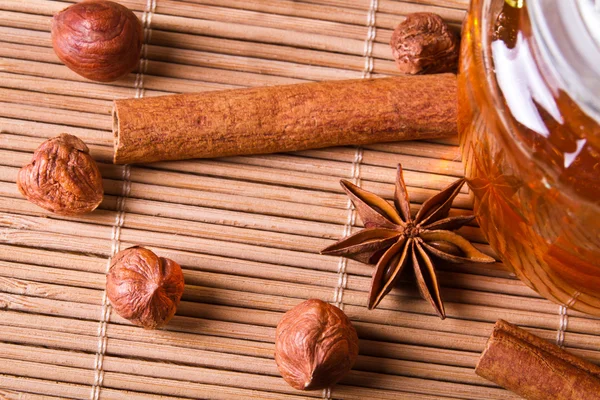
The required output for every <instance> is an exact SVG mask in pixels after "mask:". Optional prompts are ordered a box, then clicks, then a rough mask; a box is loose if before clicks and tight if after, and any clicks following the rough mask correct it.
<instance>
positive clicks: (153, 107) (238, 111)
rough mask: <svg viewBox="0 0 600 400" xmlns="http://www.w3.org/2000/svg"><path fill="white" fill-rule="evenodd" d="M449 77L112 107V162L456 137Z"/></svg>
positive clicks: (122, 102)
mask: <svg viewBox="0 0 600 400" xmlns="http://www.w3.org/2000/svg"><path fill="white" fill-rule="evenodd" d="M456 116H457V115H456V76H455V75H453V74H439V75H424V76H402V77H393V78H378V79H356V80H347V81H333V82H316V83H303V84H297V85H286V86H272V87H260V88H251V89H234V90H226V91H219V92H206V93H198V94H181V95H169V96H161V97H149V98H143V99H127V100H116V101H115V103H114V109H113V133H114V137H115V143H114V162H115V163H116V164H128V163H147V162H154V161H165V160H181V159H187V158H208V157H222V156H232V155H243V154H264V153H276V152H285V151H296V150H306V149H314V148H320V147H328V146H339V145H362V144H369V143H378V142H391V141H398V140H413V139H425V138H434V137H443V136H451V135H456Z"/></svg>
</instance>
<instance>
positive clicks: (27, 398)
mask: <svg viewBox="0 0 600 400" xmlns="http://www.w3.org/2000/svg"><path fill="white" fill-rule="evenodd" d="M0 397H1V398H3V399H7V400H10V399H19V400H53V399H55V400H58V399H59V397H54V396H47V395H38V394H35V393H26V392H16V391H13V390H10V389H6V390H5V389H2V388H0Z"/></svg>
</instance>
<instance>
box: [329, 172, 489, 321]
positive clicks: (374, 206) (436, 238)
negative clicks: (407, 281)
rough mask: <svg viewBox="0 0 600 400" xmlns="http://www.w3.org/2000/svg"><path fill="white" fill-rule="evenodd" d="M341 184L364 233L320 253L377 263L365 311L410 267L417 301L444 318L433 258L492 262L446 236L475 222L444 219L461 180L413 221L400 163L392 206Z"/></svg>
mask: <svg viewBox="0 0 600 400" xmlns="http://www.w3.org/2000/svg"><path fill="white" fill-rule="evenodd" d="M340 183H341V185H342V187H343V188H344V190H345V191H346V193H347V194H348V196H349V197H350V200H352V203H353V204H354V207H356V211H357V212H358V215H359V216H360V217H361V219H362V220H363V223H364V225H365V229H363V230H361V231H359V232H357V233H355V234H353V235H351V236H349V237H347V238H344V239H342V240H340V241H339V242H337V243H335V244H333V245H331V246H329V247H327V248H325V249H323V250H322V251H321V254H329V255H338V256H343V257H348V258H352V259H355V260H357V261H360V262H363V263H367V264H377V265H376V267H375V270H374V271H373V279H372V281H371V290H370V292H369V302H368V308H369V309H373V308H375V307H377V305H378V304H379V303H380V302H381V300H382V299H383V298H384V297H385V295H386V294H388V293H389V292H390V290H392V288H393V287H394V285H395V284H396V282H398V279H399V277H400V274H401V273H402V272H403V271H404V270H406V269H407V268H412V269H413V270H414V273H415V277H416V280H417V283H418V286H419V292H420V293H421V296H422V297H423V298H424V299H425V300H427V301H429V303H431V305H432V306H433V308H434V309H435V311H436V313H437V314H438V315H439V316H440V318H442V319H444V318H445V317H446V314H445V312H444V304H443V302H442V297H441V294H440V289H439V284H438V279H437V275H436V271H435V268H434V264H433V260H435V259H436V258H438V259H441V260H444V261H449V262H452V263H463V262H480V263H491V262H494V261H495V260H494V259H493V258H492V257H489V256H487V255H485V254H483V253H481V252H480V251H479V250H477V249H476V248H475V247H473V245H472V244H471V243H469V242H468V241H467V240H466V239H465V238H463V237H462V236H460V235H458V234H457V233H454V232H451V231H453V230H456V229H458V228H460V227H461V226H463V225H465V224H468V223H469V222H471V221H472V220H473V219H474V218H475V216H473V215H464V216H463V215H460V216H454V217H449V216H448V213H449V211H450V207H451V206H452V201H453V200H454V198H455V197H456V196H457V195H458V193H459V192H460V189H461V187H462V186H463V185H464V183H465V179H464V178H461V179H459V180H457V181H456V182H454V183H452V184H451V185H450V186H448V187H447V188H445V189H444V190H442V191H441V192H440V193H438V194H436V195H435V196H433V197H431V198H430V199H428V200H427V201H425V202H424V203H423V205H422V207H421V209H420V210H419V212H418V213H417V215H416V216H415V217H414V219H413V217H412V216H411V213H410V200H409V197H408V192H407V190H406V185H405V183H404V178H403V175H402V166H401V165H400V164H398V174H397V179H396V190H395V193H394V205H395V207H393V206H392V205H391V204H390V203H388V202H387V201H386V200H384V199H382V198H381V197H379V196H377V195H375V194H373V193H371V192H368V191H366V190H363V189H361V188H360V187H358V186H356V185H354V184H352V183H350V182H348V181H346V180H342V181H341V182H340Z"/></svg>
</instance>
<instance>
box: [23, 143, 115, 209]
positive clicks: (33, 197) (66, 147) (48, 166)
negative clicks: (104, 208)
mask: <svg viewBox="0 0 600 400" xmlns="http://www.w3.org/2000/svg"><path fill="white" fill-rule="evenodd" d="M89 153H90V151H89V149H88V147H87V146H86V145H85V143H83V142H82V141H81V139H79V138H78V137H76V136H73V135H67V134H66V133H63V134H61V135H60V136H57V137H55V138H52V139H49V140H46V141H45V142H44V143H42V144H41V145H40V146H39V147H38V148H37V149H36V150H35V152H34V153H33V158H32V160H31V163H30V164H28V165H26V166H24V167H23V168H21V170H20V171H19V174H18V175H17V187H18V188H19V191H20V192H21V194H23V196H25V197H26V198H27V200H29V201H31V202H32V203H34V204H36V205H38V206H40V207H42V208H44V209H46V210H48V211H52V212H54V213H56V214H61V215H76V214H83V213H86V212H90V211H93V210H94V209H96V207H98V205H100V203H101V202H102V196H103V194H104V190H103V188H102V176H101V175H100V171H99V170H98V166H97V165H96V162H95V161H94V159H93V158H92V156H90V154H89Z"/></svg>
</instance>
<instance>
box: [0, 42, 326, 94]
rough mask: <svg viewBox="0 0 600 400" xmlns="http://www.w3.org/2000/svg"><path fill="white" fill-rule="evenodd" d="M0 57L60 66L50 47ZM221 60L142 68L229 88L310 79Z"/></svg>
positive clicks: (10, 49) (151, 63) (13, 47)
mask: <svg viewBox="0 0 600 400" xmlns="http://www.w3.org/2000/svg"><path fill="white" fill-rule="evenodd" d="M149 48H151V49H155V50H158V51H159V57H158V58H160V54H165V51H172V52H173V50H172V49H166V50H162V49H161V48H159V47H152V46H151V47H149ZM161 50H162V51H161ZM182 52H185V50H181V51H179V50H174V53H175V55H174V56H175V58H174V59H173V60H174V61H176V60H177V59H176V56H177V55H178V53H179V54H181V53H182ZM0 56H2V57H7V58H17V59H26V60H30V61H36V62H44V63H52V64H57V63H58V62H59V60H58V57H57V56H56V54H55V53H54V50H53V49H52V48H51V47H40V46H30V45H22V44H13V43H4V44H3V45H2V48H1V50H0ZM197 57H198V56H196V58H197ZM223 57H225V56H223ZM223 57H220V56H218V55H215V56H214V58H215V61H217V63H216V64H215V65H214V66H211V67H210V68H207V67H202V66H193V65H182V64H176V63H171V62H168V63H167V62H162V61H156V60H152V58H153V57H152V54H150V55H149V58H150V60H148V61H147V62H146V63H145V64H146V65H145V73H146V74H148V75H160V76H166V77H169V78H179V79H186V80H196V81H206V82H213V83H220V84H228V85H234V86H247V85H248V84H250V85H251V86H265V85H284V84H293V83H302V82H307V81H308V80H309V79H310V75H309V77H305V78H302V79H300V78H292V77H287V76H277V75H275V74H265V72H267V69H266V67H265V66H264V65H262V64H261V63H260V62H258V63H254V64H258V65H259V66H260V67H261V68H255V67H254V66H253V65H254V64H250V63H248V61H249V60H248V59H246V61H247V65H248V69H249V70H254V71H255V72H245V71H243V70H231V69H222V68H220V69H217V68H214V67H215V66H228V68H234V67H236V66H240V65H241V64H240V57H235V56H230V58H231V57H233V58H234V59H235V60H236V61H237V62H238V63H232V62H231V61H232V60H229V63H225V62H222V61H221V62H219V60H222V58H223ZM163 58H164V57H163ZM192 62H193V60H192ZM203 65H207V64H206V62H204V63H203ZM275 65H276V64H275ZM293 66H294V67H295V68H298V69H299V72H311V73H314V78H313V79H316V78H319V77H322V78H324V77H327V76H329V77H331V76H332V75H323V73H324V72H326V70H324V69H318V68H310V67H306V68H304V69H303V67H301V66H300V65H299V64H298V65H296V64H294V65H293ZM62 68H65V67H64V66H62ZM277 70H278V71H280V73H285V72H284V71H285V70H284V69H283V68H282V66H281V65H279V68H278V69H277ZM293 71H294V70H293V69H292V72H293ZM66 72H67V74H68V75H66V76H69V77H71V76H72V75H75V74H74V73H73V72H71V71H68V70H66ZM287 75H293V76H299V75H300V74H299V73H295V72H293V73H292V74H287ZM131 77H135V75H134V74H133V73H132V74H129V78H130V79H131ZM73 78H74V77H73ZM132 86H133V85H132Z"/></svg>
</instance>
